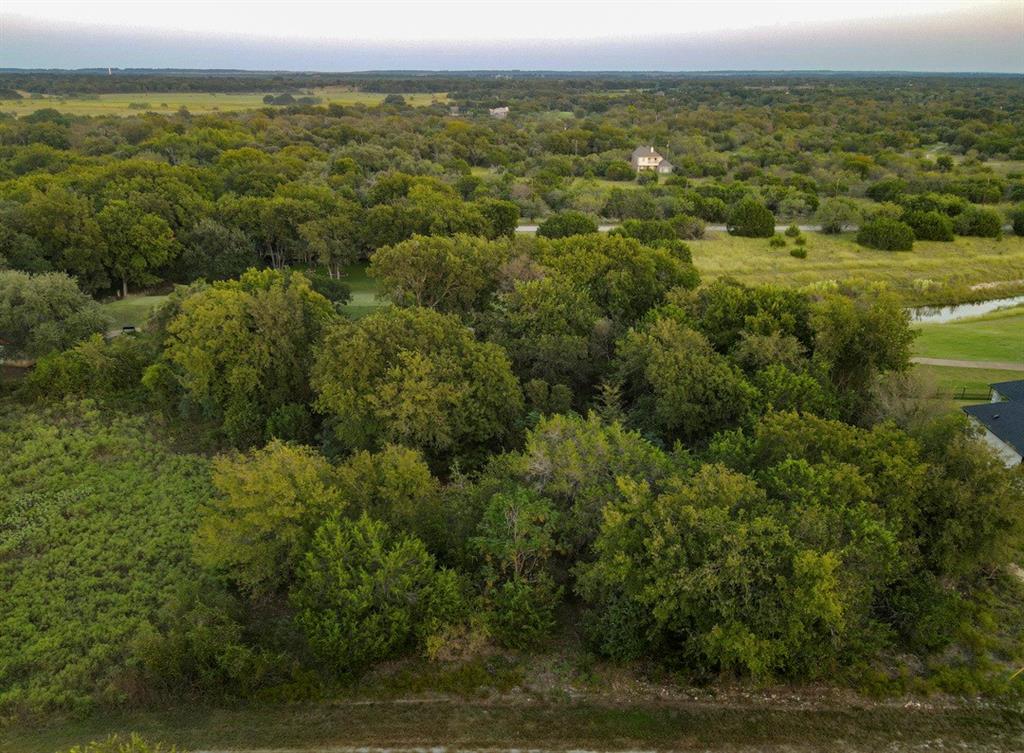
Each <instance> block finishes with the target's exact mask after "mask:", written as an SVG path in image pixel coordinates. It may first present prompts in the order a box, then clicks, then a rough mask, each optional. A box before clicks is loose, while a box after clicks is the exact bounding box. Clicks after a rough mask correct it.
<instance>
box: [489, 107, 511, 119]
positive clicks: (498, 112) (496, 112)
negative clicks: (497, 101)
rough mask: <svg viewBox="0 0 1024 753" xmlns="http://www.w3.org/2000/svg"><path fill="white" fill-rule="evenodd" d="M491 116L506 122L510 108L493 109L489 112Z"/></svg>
mask: <svg viewBox="0 0 1024 753" xmlns="http://www.w3.org/2000/svg"><path fill="white" fill-rule="evenodd" d="M487 112H489V113H490V114H491V117H492V118H497V119H498V120H504V119H505V118H507V117H508V107H491V108H489V109H488V110H487Z"/></svg>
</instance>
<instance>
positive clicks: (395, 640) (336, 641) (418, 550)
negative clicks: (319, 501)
mask: <svg viewBox="0 0 1024 753" xmlns="http://www.w3.org/2000/svg"><path fill="white" fill-rule="evenodd" d="M460 596H461V594H460V591H459V588H458V585H457V578H456V577H455V575H454V573H452V572H450V571H444V570H441V571H439V570H437V569H436V568H435V564H434V558H433V557H432V556H431V555H430V554H429V553H428V552H427V550H426V547H424V545H423V542H422V541H420V540H419V539H417V538H415V537H413V536H409V535H407V534H403V533H397V532H393V531H392V530H391V529H390V527H389V526H388V525H387V524H386V523H381V522H378V521H376V520H373V519H372V518H370V517H368V516H367V515H365V514H363V515H362V516H360V517H359V518H358V519H356V520H346V519H344V518H338V517H332V518H330V519H328V520H327V521H325V522H324V523H323V525H321V526H320V528H319V529H318V530H317V532H316V534H315V535H314V537H313V541H312V544H311V545H310V549H309V552H308V553H307V554H306V559H305V561H304V562H303V564H302V567H301V568H300V570H299V579H298V585H297V588H296V589H295V590H294V591H293V594H292V603H293V605H294V606H295V608H296V610H297V612H298V614H297V617H296V619H297V622H298V624H299V625H300V626H301V627H302V629H303V630H304V631H305V633H306V636H307V638H308V640H309V644H310V647H311V648H312V649H313V651H314V652H315V653H316V654H317V656H318V657H319V658H320V660H321V661H322V662H323V663H324V664H325V665H326V666H327V667H328V668H329V669H330V670H332V671H334V672H337V673H338V674H341V675H352V674H355V673H357V672H358V671H359V670H361V669H363V668H364V667H366V666H367V665H368V664H371V663H373V662H375V661H379V660H381V659H384V658H387V657H389V656H393V655H395V654H397V653H399V652H401V651H404V650H408V649H411V648H413V647H414V646H415V645H417V644H419V645H423V644H424V643H425V641H426V638H427V637H428V636H429V635H431V634H432V633H434V632H436V631H437V629H438V627H439V624H440V623H441V622H443V621H444V620H446V619H448V618H454V620H453V621H455V620H458V619H461V618H462V617H463V616H464V614H463V613H462V605H461V604H459V603H458V602H459V598H460Z"/></svg>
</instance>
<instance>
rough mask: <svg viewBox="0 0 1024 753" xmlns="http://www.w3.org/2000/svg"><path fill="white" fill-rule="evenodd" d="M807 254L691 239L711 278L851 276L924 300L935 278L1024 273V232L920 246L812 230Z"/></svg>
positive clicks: (713, 237)
mask: <svg viewBox="0 0 1024 753" xmlns="http://www.w3.org/2000/svg"><path fill="white" fill-rule="evenodd" d="M806 236H807V246H806V248H807V258H806V259H796V258H794V257H792V256H790V255H789V251H790V249H791V248H793V244H792V242H790V243H789V244H788V245H787V247H786V248H771V247H770V246H769V245H768V241H767V239H764V238H737V237H734V236H731V235H728V234H726V233H717V232H709V233H708V234H707V237H706V239H704V240H699V241H690V242H689V245H690V248H691V249H692V250H693V261H694V264H696V266H697V269H698V270H700V273H701V275H702V276H703V277H704V278H705V279H713V278H716V277H722V276H724V275H731V276H733V277H736V278H737V279H739V280H741V281H743V282H746V283H750V284H760V283H775V284H778V285H793V286H800V285H809V284H812V283H816V282H822V281H827V280H835V281H841V280H846V279H850V278H860V279H864V280H870V281H876V282H886V283H888V284H890V285H891V286H893V287H894V288H896V289H898V290H900V291H901V292H902V293H903V294H904V296H905V297H906V299H907V300H908V302H911V303H913V302H915V301H917V300H921V297H920V296H917V297H915V296H916V293H915V290H916V289H917V288H918V287H919V286H920V287H922V288H923V287H927V286H928V285H929V284H940V283H941V284H952V285H957V284H961V285H973V284H976V283H979V282H995V281H1005V280H1018V279H1021V278H1024V238H1021V237H1018V236H1008V237H1006V238H1003V239H1002V240H998V241H997V240H992V239H988V238H957V239H956V241H954V242H953V243H938V242H927V241H918V242H917V243H915V244H914V250H913V251H876V250H874V249H869V248H864V247H862V246H858V245H857V244H856V243H855V242H854V236H853V234H851V233H846V234H843V235H824V234H822V233H806Z"/></svg>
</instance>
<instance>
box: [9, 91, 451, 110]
mask: <svg viewBox="0 0 1024 753" xmlns="http://www.w3.org/2000/svg"><path fill="white" fill-rule="evenodd" d="M311 91H312V94H313V95H314V96H317V97H321V98H322V99H323V104H325V105H326V104H334V103H336V104H341V105H353V104H365V105H378V104H380V103H381V102H382V101H383V100H384V97H385V96H386V95H385V94H378V93H373V92H357V91H351V90H349V89H347V88H346V87H324V88H320V89H313V90H311ZM22 95H23V96H24V97H25V98H24V99H21V100H14V101H12V100H3V101H0V112H4V113H13V114H15V115H28V114H29V113H32V112H35V111H36V110H41V109H43V108H47V107H52V108H54V109H56V110H59V111H61V112H66V113H68V114H70V115H138V114H139V113H140V112H147V111H152V112H162V113H168V114H172V113H174V112H176V111H177V110H178V109H179V108H181V107H185V108H187V109H188V111H189V112H191V113H196V114H199V113H211V112H230V111H234V110H251V109H254V108H258V107H265V106H266V105H264V104H263V97H264V95H265V92H249V93H241V94H234V93H231V94H222V93H216V92H139V93H135V94H130V93H129V94H100V95H98V96H95V97H89V98H83V97H49V96H45V97H40V98H33V97H30V96H27V94H26V93H25V92H22ZM402 96H403V97H405V101H406V103H408V104H410V105H414V106H417V107H420V106H425V105H429V104H431V103H433V102H435V101H441V102H444V101H447V95H446V94H444V93H436V94H427V93H420V94H403V95H402ZM133 104H134V105H136V107H133V106H132V105H133ZM138 105H145V106H144V107H139V106H138Z"/></svg>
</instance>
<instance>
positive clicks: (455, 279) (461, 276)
mask: <svg viewBox="0 0 1024 753" xmlns="http://www.w3.org/2000/svg"><path fill="white" fill-rule="evenodd" d="M514 250H515V249H514V246H513V244H512V242H511V241H509V240H506V239H502V240H497V241H488V240H485V239H483V238H476V237H472V236H468V235H457V236H455V237H454V238H443V237H426V236H420V235H417V236H414V237H412V238H411V239H409V240H407V241H403V242H402V243H398V244H396V245H394V246H385V247H384V248H380V249H378V250H377V251H375V252H374V254H373V256H372V257H371V264H370V268H369V270H368V274H369V275H370V276H371V277H373V278H374V279H376V280H377V282H378V284H379V285H380V290H381V292H382V293H383V294H385V295H386V296H387V297H389V298H390V299H391V300H392V301H394V302H395V303H397V304H398V305H400V306H429V307H430V308H434V309H437V310H438V311H442V312H445V313H454V314H460V315H465V314H469V313H471V312H474V311H480V310H482V309H483V308H485V307H486V306H487V304H488V302H489V301H490V299H491V297H492V296H493V295H494V293H495V292H496V291H497V289H498V281H499V271H500V270H501V268H502V267H503V266H504V265H505V264H506V263H507V262H508V261H509V260H510V259H511V258H512V256H513V254H514Z"/></svg>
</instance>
